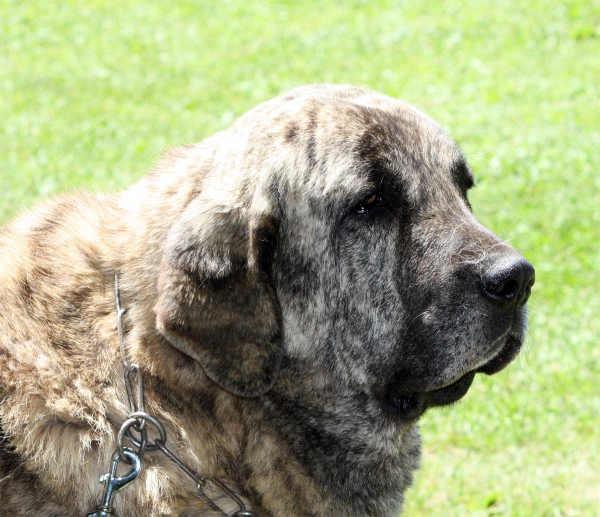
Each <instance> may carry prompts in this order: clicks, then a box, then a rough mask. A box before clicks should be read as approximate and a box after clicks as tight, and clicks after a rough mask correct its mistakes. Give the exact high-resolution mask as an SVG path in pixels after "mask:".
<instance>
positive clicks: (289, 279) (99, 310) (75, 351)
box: [0, 85, 535, 517]
mask: <svg viewBox="0 0 600 517" xmlns="http://www.w3.org/2000/svg"><path fill="white" fill-rule="evenodd" d="M472 186H473V177H472V173H471V171H470V168H469V166H468V165H467V163H466V161H465V158H464V157H463V155H462V154H461V152H460V151H459V149H458V148H457V146H456V144H455V143H454V142H453V141H452V140H451V139H450V138H449V137H448V136H447V135H446V134H445V133H444V131H443V130H442V129H441V128H440V126H439V125H438V124H437V123H436V122H434V121H433V120H432V119H431V118H429V117H428V116H427V115H425V114H424V113H422V112H421V111H419V110H418V109H416V108H414V107H413V106H411V105H409V104H407V103H405V102H402V101H399V100H395V99H392V98H389V97H386V96H384V95H380V94H377V93H374V92H372V91H369V90H365V89H362V88H357V87H352V86H334V85H320V86H309V87H302V88H298V89H295V90H292V91H291V92H290V93H287V94H285V95H283V96H281V97H278V98H276V99H274V100H271V101H269V102H266V103H264V104H262V105H260V106H258V107H257V108H255V109H253V110H251V111H250V112H248V113H247V114H245V115H243V116H242V117H241V118H240V119H238V121H236V122H235V123H234V124H233V126H232V127H231V128H230V129H228V130H226V131H224V132H222V133H218V134H216V135H214V136H212V137H210V138H208V139H206V140H204V141H203V142H201V143H199V144H196V145H190V146H184V147H181V148H177V149H175V150H173V151H170V152H169V153H168V154H167V155H165V157H164V158H163V160H162V162H161V163H160V164H159V165H158V166H157V167H156V168H155V169H154V170H152V171H151V172H150V173H149V174H148V175H147V176H145V177H144V178H143V179H142V180H141V181H140V182H139V183H137V184H136V185H134V186H133V187H131V188H130V189H128V190H126V191H124V192H123V193H121V194H119V195H91V194H86V193H74V194H71V195H64V196H59V197H56V198H55V199H52V200H49V201H47V202H45V203H44V204H42V205H41V206H40V207H38V208H37V209H35V210H33V211H31V212H29V213H26V214H24V215H22V216H21V217H20V218H17V219H16V220H15V221H13V222H12V223H11V224H9V225H7V226H6V227H5V228H4V229H3V230H2V231H1V233H0V249H1V250H2V251H1V255H0V397H1V401H2V404H1V410H0V426H1V429H2V442H1V443H2V447H1V452H0V515H1V516H9V515H10V516H13V517H17V516H18V517H29V516H34V515H38V514H39V513H40V512H43V513H44V515H49V516H57V517H58V516H61V517H65V516H81V515H84V514H86V513H87V512H89V511H91V510H94V509H95V508H97V507H98V505H99V503H100V500H101V498H102V494H103V490H104V488H103V486H102V485H101V484H99V482H98V478H99V476H100V475H101V474H103V473H105V472H107V470H108V468H109V465H110V463H111V458H112V457H113V453H114V451H115V449H116V447H117V432H118V430H119V428H120V427H121V425H122V424H123V422H124V421H125V420H126V419H127V418H128V415H129V413H130V408H129V406H128V397H127V393H126V385H125V382H124V380H123V365H122V359H121V355H120V344H119V337H118V332H117V317H116V306H115V288H114V282H115V275H118V281H119V294H120V299H121V304H122V307H123V309H124V310H125V311H126V312H125V315H124V317H123V333H124V336H125V338H124V339H125V343H124V346H125V348H126V350H127V354H128V356H129V357H130V360H131V361H132V362H135V363H137V364H138V365H139V366H140V371H141V372H142V376H143V382H144V387H145V388H144V389H145V400H146V406H145V408H146V411H147V412H148V413H149V414H151V415H154V416H155V417H156V418H157V419H159V420H160V422H162V423H163V425H164V427H165V429H166V432H167V436H168V437H167V440H168V445H169V447H170V448H171V450H172V451H174V452H175V453H176V454H177V455H178V456H179V457H180V458H182V459H183V461H185V462H186V463H187V464H188V465H190V466H191V468H193V469H194V470H196V471H197V472H198V473H200V474H202V476H204V477H207V478H209V479H220V480H223V482H225V483H227V485H228V486H229V487H231V488H232V490H235V491H236V492H237V493H239V494H240V497H241V498H242V501H243V502H244V504H245V505H246V508H247V509H248V510H250V509H251V510H252V511H253V512H255V515H260V516H261V517H265V516H285V517H295V516H298V517H300V516H302V517H305V516H306V517H308V516H319V517H321V516H323V517H325V516H330V517H334V516H335V517H339V516H341V515H345V516H355V517H359V516H360V517H363V516H377V517H379V516H381V517H392V516H394V517H395V516H397V515H398V514H399V513H400V512H401V510H402V504H403V494H404V492H405V490H406V489H407V487H409V486H410V485H411V483H412V479H413V473H414V471H415V470H416V469H417V468H418V466H419V458H420V449H421V442H420V437H419V428H418V419H419V417H420V416H421V415H422V414H423V413H424V412H425V411H426V410H427V409H428V408H431V407H434V406H444V405H448V404H453V403H454V402H456V401H458V400H459V399H461V398H462V397H463V396H464V395H465V394H466V393H467V390H468V389H469V386H470V385H471V382H472V381H473V378H474V376H475V375H476V374H477V373H483V374H493V373H496V372H498V371H499V370H501V369H503V368H504V367H505V366H506V365H508V364H509V363H510V362H511V361H512V360H513V358H514V357H515V356H516V355H517V354H518V352H519V350H520V348H521V347H522V344H523V341H524V336H525V332H526V324H527V312H526V302H527V300H528V298H529V295H530V292H531V287H532V285H533V283H534V275H535V273H534V269H533V267H532V266H531V264H530V263H529V262H527V261H526V260H525V259H524V258H523V256H522V255H521V254H519V253H518V252H517V251H516V250H515V249H513V248H512V247H511V246H509V245H508V244H506V243H505V242H503V241H501V240H500V239H499V238H498V237H496V236H495V235H494V234H493V233H491V232H490V231H489V230H487V229H486V228H484V227H483V226H482V225H481V224H480V223H479V222H478V221H477V220H476V219H475V217H474V216H473V214H472V211H471V207H470V205H469V201H468V199H467V192H468V190H469V189H470V188H471V187H472ZM151 427H152V426H151V425H150V424H148V428H149V429H148V435H151V434H153V433H154V434H156V430H155V429H154V428H152V429H150V428H151ZM149 439H150V438H149ZM152 439H154V436H153V437H152ZM128 443H129V442H128ZM121 468H122V467H119V469H121ZM123 469H124V471H126V470H127V467H123ZM119 472H120V470H119ZM213 492H215V493H216V491H213ZM215 497H216V496H215ZM225 499H226V498H224V497H221V500H220V503H219V501H217V503H219V504H217V505H216V506H217V509H215V505H214V504H212V505H211V504H209V503H210V501H208V500H207V497H206V494H205V496H204V497H201V496H200V495H199V492H198V489H197V487H196V483H194V482H193V481H192V480H191V479H189V478H188V477H187V476H186V475H185V474H184V473H183V472H182V471H181V470H180V469H179V468H178V467H177V465H175V464H174V463H173V462H172V461H171V460H170V459H169V458H167V457H166V456H165V455H164V454H161V453H160V451H158V452H146V453H145V454H144V455H143V457H142V471H141V474H140V476H139V477H138V478H137V479H136V480H135V481H134V482H133V483H132V484H131V485H130V486H128V487H127V488H125V489H123V490H122V491H120V492H119V493H117V494H115V496H114V499H113V504H114V506H113V509H114V512H115V513H116V515H119V516H121V517H132V516H151V517H152V516H159V515H160V516H163V515H164V516H167V515H169V516H182V517H183V516H208V515H223V514H225V515H232V514H233V513H234V512H235V511H236V508H237V507H236V506H235V505H234V504H233V503H231V504H229V507H226V506H227V504H228V503H227V502H226V501H225ZM219 508H220V509H219ZM103 515H104V514H103Z"/></svg>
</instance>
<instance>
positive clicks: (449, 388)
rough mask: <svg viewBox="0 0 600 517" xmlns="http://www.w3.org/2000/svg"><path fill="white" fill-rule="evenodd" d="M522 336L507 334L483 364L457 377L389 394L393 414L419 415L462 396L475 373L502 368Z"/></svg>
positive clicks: (406, 417) (403, 416)
mask: <svg viewBox="0 0 600 517" xmlns="http://www.w3.org/2000/svg"><path fill="white" fill-rule="evenodd" d="M522 343H523V342H522V339H519V337H518V336H516V335H514V334H509V335H508V336H507V338H506V341H505V343H504V346H503V347H502V348H501V349H500V351H499V352H498V353H497V354H496V355H494V356H493V357H492V358H491V359H490V360H489V361H488V362H486V363H485V364H484V365H483V366H480V367H478V368H476V369H474V370H471V371H469V372H467V373H466V374H464V375H462V376H461V377H459V378H458V379H457V380H455V381H453V382H451V383H450V384H446V385H444V386H440V387H437V388H434V389H432V390H428V391H422V392H412V393H396V394H393V393H392V395H391V396H390V402H391V404H392V406H393V408H394V410H395V412H396V413H398V414H399V415H400V417H401V418H403V419H406V420H415V419H417V418H419V417H420V416H421V415H423V413H425V411H426V410H427V409H428V408H430V407H439V406H448V405H450V404H454V403H455V402H458V401H459V400H460V399H462V398H463V397H464V396H465V395H466V394H467V392H468V391H469V388H470V387H471V384H472V383H473V379H474V378H475V374H477V373H484V374H486V375H493V374H495V373H498V372H499V371H501V370H503V369H504V368H506V366H508V365H509V364H510V363H511V362H512V360H513V359H514V358H515V357H516V356H517V354H518V353H519V351H520V349H521V346H522Z"/></svg>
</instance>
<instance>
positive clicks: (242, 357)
mask: <svg viewBox="0 0 600 517" xmlns="http://www.w3.org/2000/svg"><path fill="white" fill-rule="evenodd" d="M276 234H277V224H276V219H275V217H273V216H272V215H269V214H267V213H266V212H265V210H261V212H260V213H254V214H253V213H252V210H251V209H249V208H244V207H237V208H232V207H230V206H223V205H220V206H215V204H214V203H210V202H207V201H206V200H204V201H203V200H202V199H196V200H195V201H193V202H192V203H191V204H190V205H189V206H188V208H187V209H186V210H185V212H184V213H183V214H182V216H181V218H180V219H179V220H178V221H177V222H176V223H175V224H174V226H173V227H172V228H171V230H170V232H169V235H168V238H167V241H166V246H165V249H164V252H163V257H162V261H161V265H160V270H159V274H158V302H157V304H156V308H155V310H156V315H157V328H158V330H159V332H160V333H161V334H162V335H163V336H164V337H165V338H166V339H167V340H168V341H169V342H170V343H171V344H172V345H173V346H175V347H176V348H177V349H179V350H180V351H182V352H183V353H185V354H187V355H188V356H190V357H192V358H193V359H195V360H196V361H198V363H199V364H200V365H201V366H202V369H203V370H204V372H205V373H206V375H207V376H208V377H209V378H210V379H211V380H212V381H213V382H215V383H216V384H218V385H219V386H221V387H222V388H223V389H225V390H227V391H230V392H232V393H234V394H236V395H240V396H243V397H257V396H260V395H263V394H264V393H266V392H267V391H268V390H269V389H270V388H271V387H272V386H273V384H274V382H275V380H276V379H277V376H278V374H279V369H280V365H281V355H282V349H281V309H280V307H279V302H278V300H277V296H276V294H275V291H274V289H273V286H272V283H271V280H270V274H269V272H270V262H271V256H272V248H273V246H274V242H275V238H276Z"/></svg>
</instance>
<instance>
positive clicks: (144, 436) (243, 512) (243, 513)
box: [115, 275, 257, 517]
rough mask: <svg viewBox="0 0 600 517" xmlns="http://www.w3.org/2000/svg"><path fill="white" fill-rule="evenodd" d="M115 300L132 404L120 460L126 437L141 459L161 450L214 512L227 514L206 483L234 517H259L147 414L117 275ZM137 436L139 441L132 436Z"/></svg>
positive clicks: (121, 436) (121, 435)
mask: <svg viewBox="0 0 600 517" xmlns="http://www.w3.org/2000/svg"><path fill="white" fill-rule="evenodd" d="M115 299H116V305H117V330H118V333H119V347H120V349H121V361H122V363H123V369H124V376H123V377H124V380H125V389H126V391H127V401H128V403H129V409H130V414H129V416H128V418H127V420H125V422H123V424H122V425H121V428H120V429H119V432H118V434H117V452H118V454H119V458H120V460H121V461H124V462H126V463H130V459H129V457H128V456H127V455H126V447H125V445H124V443H123V442H124V440H125V438H127V439H128V440H129V441H130V442H131V443H132V444H133V445H134V446H135V447H136V448H137V455H138V456H139V458H140V459H141V458H142V456H143V455H144V453H145V452H154V451H158V450H160V451H161V452H162V453H163V454H164V455H165V456H166V457H167V458H169V459H170V460H171V461H172V462H173V463H174V464H175V465H177V467H179V469H180V470H181V471H183V472H184V473H185V474H186V475H187V476H188V477H189V478H190V479H191V480H192V481H193V482H194V483H195V484H196V488H197V490H198V493H199V495H200V496H201V497H202V498H203V499H204V500H205V501H206V502H207V503H208V504H209V506H210V507H211V509H212V510H213V511H217V512H220V513H221V514H222V515H223V517H227V514H226V513H225V512H223V510H221V508H219V507H218V505H217V504H216V503H215V502H214V501H212V499H211V498H210V497H209V496H208V495H207V494H206V493H205V491H204V487H205V486H206V485H207V483H211V484H213V485H215V486H216V487H217V488H218V489H219V490H220V491H221V492H222V493H223V494H225V495H226V496H227V497H229V498H230V499H231V500H233V501H234V502H235V503H236V505H237V506H238V507H239V511H237V512H236V513H234V514H233V517H236V516H237V517H257V516H256V515H255V514H254V513H252V512H250V511H248V510H247V509H246V506H245V504H244V502H243V500H242V499H241V497H240V496H239V495H238V494H236V493H235V492H234V491H233V490H231V489H230V488H229V487H228V486H227V485H226V484H225V483H223V482H222V481H221V480H220V479H217V478H214V479H213V478H210V479H209V478H205V477H203V476H201V475H200V474H198V473H197V472H196V471H195V470H194V469H193V468H191V467H190V466H189V465H188V464H187V463H185V462H184V461H182V460H181V458H179V457H178V456H177V455H176V454H175V453H173V452H172V451H171V450H170V449H169V448H167V445H166V443H167V431H166V429H165V427H164V426H163V424H162V423H161V421H160V420H158V418H156V417H154V416H152V415H150V414H148V413H147V412H146V401H145V393H144V380H143V377H142V371H141V368H140V367H139V366H138V365H137V364H135V363H132V362H129V360H128V356H127V350H126V346H125V330H124V327H123V316H124V315H125V313H126V309H123V308H122V306H121V295H120V290H119V277H118V275H115ZM146 422H149V423H150V424H152V425H153V426H154V428H155V429H156V430H157V431H158V435H159V437H158V438H156V439H155V440H154V443H149V442H148V430H147V428H146ZM134 432H135V433H137V434H138V435H139V438H136V437H134V436H133V433H134Z"/></svg>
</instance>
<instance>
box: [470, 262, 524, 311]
mask: <svg viewBox="0 0 600 517" xmlns="http://www.w3.org/2000/svg"><path fill="white" fill-rule="evenodd" d="M534 283H535V269H534V268H533V266H532V265H531V264H530V263H529V262H527V261H526V260H525V259H524V258H522V257H519V258H517V259H509V260H501V261H499V262H498V263H497V264H495V265H494V266H493V267H492V268H491V269H490V270H489V271H488V272H487V273H486V274H485V275H484V276H483V277H482V278H481V286H482V288H483V289H482V290H483V294H484V295H485V296H486V297H487V298H489V299H490V300H492V301H493V302H495V303H496V304H498V305H501V306H503V307H505V308H513V307H522V306H523V305H525V303H526V302H527V300H528V299H529V295H530V294H531V287H532V286H533V284H534Z"/></svg>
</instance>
